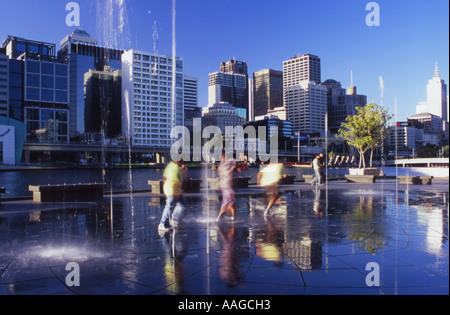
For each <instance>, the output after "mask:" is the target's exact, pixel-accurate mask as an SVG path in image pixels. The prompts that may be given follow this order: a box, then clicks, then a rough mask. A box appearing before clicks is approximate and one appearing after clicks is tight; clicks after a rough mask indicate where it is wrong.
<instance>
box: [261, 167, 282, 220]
mask: <svg viewBox="0 0 450 315" xmlns="http://www.w3.org/2000/svg"><path fill="white" fill-rule="evenodd" d="M282 168H283V164H281V163H273V164H269V165H268V166H266V167H264V168H263V169H262V170H261V171H260V172H259V173H258V175H257V184H258V185H259V186H261V187H263V188H264V190H265V191H266V195H267V200H268V205H267V208H266V210H265V211H264V216H268V215H269V212H270V209H271V208H272V206H273V205H274V203H275V202H276V201H277V200H278V182H279V181H280V179H281V170H282Z"/></svg>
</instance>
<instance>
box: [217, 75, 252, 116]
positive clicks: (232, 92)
mask: <svg viewBox="0 0 450 315" xmlns="http://www.w3.org/2000/svg"><path fill="white" fill-rule="evenodd" d="M247 91H248V90H247V76H245V75H243V74H229V73H223V72H214V73H210V74H209V88H208V106H213V105H214V104H217V103H220V102H227V103H230V104H231V105H233V106H234V107H235V108H236V110H237V111H238V115H239V116H240V117H242V118H243V119H247V110H248V92H247Z"/></svg>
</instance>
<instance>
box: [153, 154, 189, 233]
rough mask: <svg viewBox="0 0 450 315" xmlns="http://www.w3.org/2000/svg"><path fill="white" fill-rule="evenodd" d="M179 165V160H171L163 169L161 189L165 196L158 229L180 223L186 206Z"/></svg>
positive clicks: (165, 229)
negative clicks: (164, 204)
mask: <svg viewBox="0 0 450 315" xmlns="http://www.w3.org/2000/svg"><path fill="white" fill-rule="evenodd" d="M180 165H181V161H180V162H175V161H172V162H170V163H169V165H167V167H166V169H165V170H164V174H163V190H164V195H165V196H166V206H165V208H164V211H163V214H162V217H161V221H160V223H159V225H158V230H159V231H168V230H170V229H171V228H172V227H173V226H175V227H176V226H177V225H178V224H179V223H180V220H181V217H182V215H183V214H184V210H185V208H186V206H185V200H184V197H183V193H182V185H183V171H182V170H181V167H180ZM172 215H173V217H172V222H170V217H171V216H172Z"/></svg>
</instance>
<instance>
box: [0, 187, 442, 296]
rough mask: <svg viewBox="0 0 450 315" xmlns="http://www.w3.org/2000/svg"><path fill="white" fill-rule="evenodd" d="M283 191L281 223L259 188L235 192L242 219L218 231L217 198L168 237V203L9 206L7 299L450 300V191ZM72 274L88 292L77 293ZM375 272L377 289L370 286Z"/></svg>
mask: <svg viewBox="0 0 450 315" xmlns="http://www.w3.org/2000/svg"><path fill="white" fill-rule="evenodd" d="M280 190H281V194H282V195H283V198H284V200H285V202H284V203H283V204H282V205H277V206H275V208H274V216H271V217H267V218H265V217H264V216H263V210H264V207H265V198H264V196H263V195H262V194H261V191H259V190H258V189H257V188H255V187H252V188H249V189H248V190H240V191H238V192H237V218H236V219H235V220H234V221H231V220H229V219H228V218H225V219H224V220H222V221H221V222H219V223H217V222H215V218H216V216H217V214H218V211H219V207H220V195H219V194H217V193H214V192H208V193H203V194H200V195H196V196H188V206H187V211H186V214H185V217H184V220H183V223H182V224H181V225H180V227H179V228H177V229H176V230H173V231H169V232H166V233H160V232H158V229H157V227H158V223H159V219H160V217H161V214H162V211H163V208H164V204H163V202H164V200H155V197H154V196H151V195H149V194H148V193H136V194H133V195H132V196H130V195H128V194H122V195H113V197H112V200H111V199H110V198H109V197H106V198H105V199H104V200H103V201H98V202H85V203H71V204H68V203H60V204H37V203H33V202H32V201H23V200H22V201H10V202H4V203H2V205H1V207H0V294H1V295H16V294H17V295H50V294H55V295H74V294H75V295H113V294H114V295H115V294H121V295H125V294H130V295H322V294H324V295H335V294H336V295H341V294H342V295H345V294H363V295H384V294H387V295H391V294H392V295H393V294H448V290H449V289H448V284H449V273H448V266H449V265H448V252H449V250H448V198H449V193H448V182H442V183H439V182H435V183H433V185H431V186H427V187H426V189H423V187H408V189H406V190H405V188H401V189H399V190H396V185H395V184H394V182H393V181H389V180H386V181H384V182H382V183H379V182H377V183H376V184H363V185H351V184H347V183H345V182H333V183H331V182H330V183H329V184H328V185H327V186H326V187H320V189H317V190H316V189H315V187H311V186H310V185H306V184H302V183H300V184H296V185H292V186H289V187H287V188H282V189H280ZM111 201H112V202H111ZM111 205H112V207H111ZM71 262H75V263H76V264H77V265H78V266H79V278H80V285H79V286H69V285H68V283H67V277H68V276H69V274H70V272H71V271H72V270H68V269H66V266H67V264H69V263H71ZM370 263H376V265H377V266H378V267H379V272H378V274H377V275H378V279H379V285H376V286H370V285H368V283H367V278H368V276H370V275H369V273H370V272H371V271H372V270H371V269H367V266H368V264H370Z"/></svg>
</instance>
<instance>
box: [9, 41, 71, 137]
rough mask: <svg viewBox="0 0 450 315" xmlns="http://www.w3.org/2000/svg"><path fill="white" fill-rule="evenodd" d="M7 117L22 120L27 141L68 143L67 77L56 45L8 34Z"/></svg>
mask: <svg viewBox="0 0 450 315" xmlns="http://www.w3.org/2000/svg"><path fill="white" fill-rule="evenodd" d="M2 50H3V51H4V52H5V53H6V56H7V57H8V58H9V73H8V75H9V96H8V97H9V118H12V119H15V120H17V121H20V122H24V123H25V125H26V141H27V142H41V143H68V142H69V136H68V123H69V117H68V116H69V115H68V112H69V104H68V99H69V78H68V74H69V73H68V65H67V63H66V61H64V60H63V61H59V60H58V59H57V58H56V54H55V52H56V45H55V44H51V43H45V42H39V41H33V40H27V39H24V38H19V37H13V36H8V37H7V39H6V40H5V41H4V42H3V44H2Z"/></svg>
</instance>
